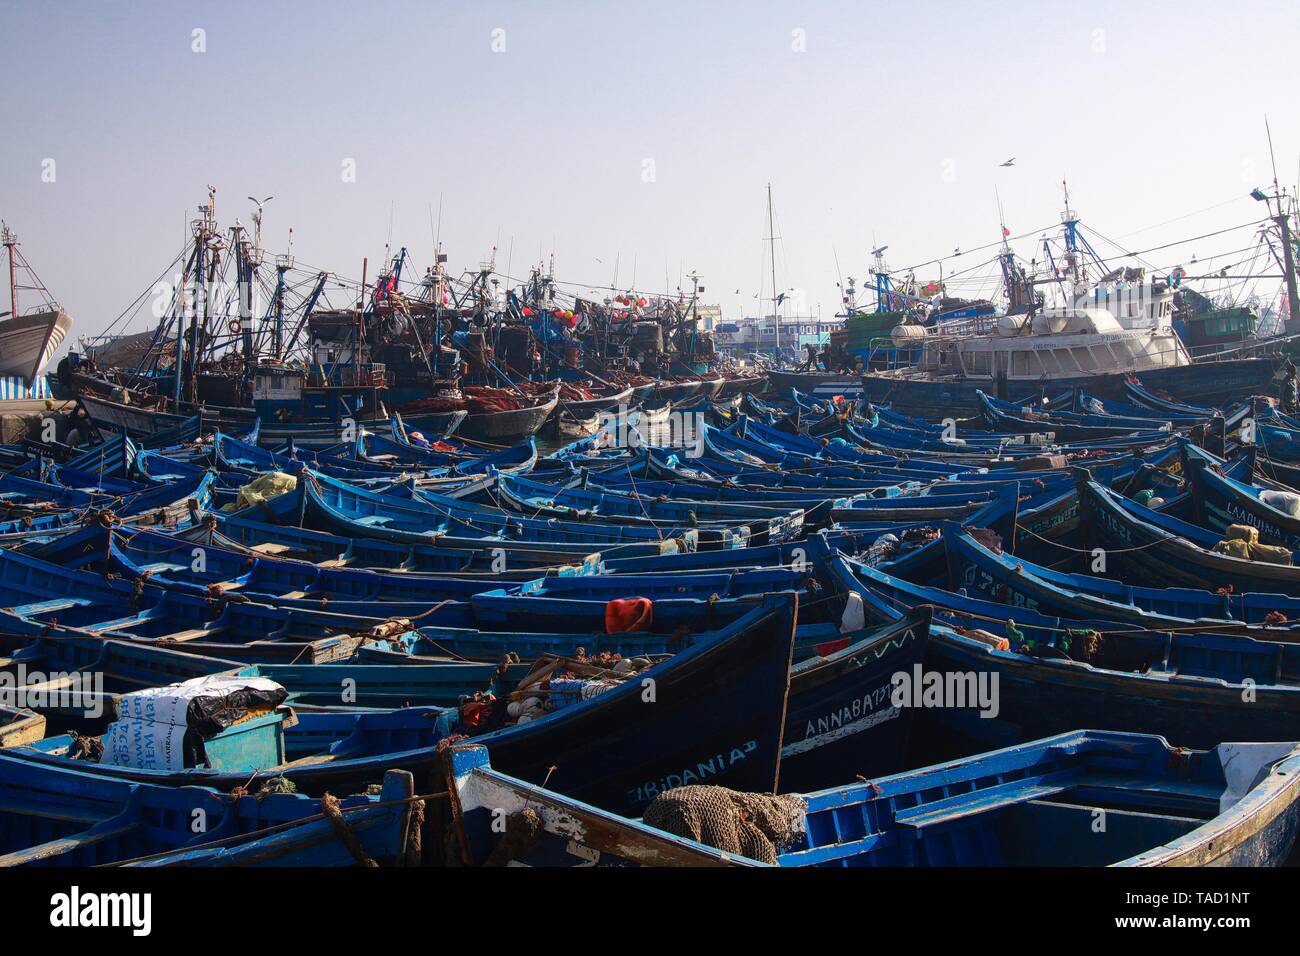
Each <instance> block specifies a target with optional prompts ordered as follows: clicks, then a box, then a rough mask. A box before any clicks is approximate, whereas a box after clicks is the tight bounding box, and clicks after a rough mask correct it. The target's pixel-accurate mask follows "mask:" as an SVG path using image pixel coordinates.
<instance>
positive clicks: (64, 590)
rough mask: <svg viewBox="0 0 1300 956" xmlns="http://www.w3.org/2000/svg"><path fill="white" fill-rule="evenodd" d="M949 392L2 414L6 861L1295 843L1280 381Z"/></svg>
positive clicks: (1297, 447)
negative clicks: (441, 423) (408, 420)
mask: <svg viewBox="0 0 1300 956" xmlns="http://www.w3.org/2000/svg"><path fill="white" fill-rule="evenodd" d="M628 387H631V385H629V386H628ZM980 401H981V416H980V418H978V419H973V420H968V421H962V422H957V423H953V422H951V421H949V422H931V421H926V420H922V419H918V418H915V417H911V416H909V415H907V414H906V413H905V410H902V409H894V408H890V407H886V406H873V405H869V404H866V403H865V402H854V401H845V400H843V399H835V400H815V399H810V398H808V397H806V396H803V395H800V394H799V393H797V392H794V393H790V394H787V395H782V396H775V397H768V398H764V397H762V396H761V395H760V394H755V393H754V392H753V391H752V390H750V391H738V392H737V393H736V394H734V395H732V396H731V397H727V393H726V392H725V391H723V390H721V389H719V390H716V391H715V392H714V393H713V395H712V396H711V397H707V398H705V397H699V396H696V397H689V396H688V397H686V398H683V399H682V400H681V401H679V402H678V403H677V404H676V405H664V406H663V407H662V408H661V409H658V410H655V411H652V412H642V413H637V414H636V415H634V416H633V417H631V418H630V419H628V420H617V421H614V420H612V419H611V420H610V421H609V422H607V423H606V424H605V426H604V427H602V428H600V429H599V430H598V431H596V432H595V433H594V434H591V435H587V436H584V437H582V438H580V439H578V440H577V441H574V442H573V443H571V444H568V445H565V446H563V447H559V448H555V449H553V450H550V451H549V452H546V451H542V450H539V448H538V446H537V444H536V441H535V440H534V439H531V438H530V439H528V440H525V441H523V442H520V443H518V444H514V445H508V446H504V447H500V446H491V445H485V444H482V443H477V442H474V441H470V440H468V439H464V438H458V437H453V436H452V435H450V434H447V433H444V434H442V435H441V436H439V435H436V434H428V433H426V434H425V435H420V436H416V435H413V434H412V433H411V430H410V429H408V428H406V427H404V424H403V422H402V421H401V420H400V419H399V418H397V417H394V418H393V419H392V420H389V421H384V422H374V423H371V427H370V428H365V427H363V428H361V429H359V430H358V432H357V434H356V435H354V436H352V437H351V438H350V440H349V441H347V442H344V443H338V444H333V445H330V444H328V443H326V442H323V441H320V440H316V441H312V442H307V443H303V442H299V441H298V440H296V439H295V437H294V436H293V435H292V434H283V433H282V430H277V431H276V432H275V433H274V434H273V435H268V433H266V432H264V431H263V429H262V428H261V426H260V425H259V423H257V422H256V421H254V422H252V423H245V424H246V427H240V428H238V429H234V428H231V429H230V430H222V429H218V430H216V431H215V432H211V433H208V434H204V432H205V431H206V429H203V428H201V427H197V424H196V423H193V422H186V421H178V422H177V423H176V428H175V429H174V430H172V431H168V432H160V433H156V434H154V435H152V436H151V437H150V438H149V439H147V440H144V439H142V438H141V436H139V435H136V436H135V437H134V438H133V437H132V436H130V435H128V434H126V433H124V432H123V433H111V432H110V433H109V434H108V435H107V437H105V439H104V440H103V442H102V443H101V444H99V445H96V446H93V447H91V448H89V449H81V450H79V451H73V450H71V449H68V448H65V447H62V446H57V445H40V444H38V443H28V444H25V445H15V446H3V447H0V461H3V462H4V465H5V469H6V470H5V473H4V475H3V477H0V506H3V509H4V511H3V514H0V521H2V522H3V526H2V527H0V535H2V536H3V541H0V693H2V694H3V697H0V864H2V865H38V864H39V865H52V864H63V865H102V864H107V865H142V866H143V865H147V866H160V865H192V866H193V865H313V866H314V865H319V866H326V865H371V864H380V865H416V864H438V863H456V864H488V865H498V864H506V863H525V864H533V865H589V864H600V865H605V864H609V865H667V864H680V865H717V864H724V865H751V864H762V863H768V864H777V865H782V866H787V865H790V866H858V865H915V866H927V865H963V864H971V865H1021V864H1051V863H1081V864H1098V865H1103V864H1133V865H1208V864H1251V865H1262V864H1280V863H1282V862H1284V861H1285V860H1286V858H1287V857H1288V855H1289V854H1290V852H1291V849H1292V846H1293V844H1294V842H1295V837H1296V826H1297V819H1298V817H1300V803H1297V799H1298V798H1300V790H1298V789H1297V788H1300V782H1297V774H1296V770H1297V769H1300V656H1298V655H1297V648H1300V642H1298V638H1297V635H1300V570H1297V566H1296V554H1295V552H1296V551H1297V550H1298V549H1300V485H1298V484H1297V481H1296V476H1297V475H1300V421H1296V420H1294V419H1292V418H1290V417H1288V416H1286V415H1284V414H1282V413H1281V412H1279V411H1278V410H1277V409H1276V408H1275V407H1274V406H1273V403H1272V402H1271V401H1269V400H1267V399H1258V398H1257V399H1252V400H1250V401H1247V402H1245V403H1241V404H1238V405H1234V406H1230V407H1226V408H1222V409H1212V408H1202V407H1197V406H1191V405H1185V404H1177V403H1170V402H1169V400H1167V399H1165V398H1162V397H1161V396H1159V395H1156V394H1154V393H1151V392H1148V391H1146V390H1145V389H1143V388H1142V387H1141V386H1140V384H1136V383H1135V384H1134V385H1133V387H1132V391H1131V393H1130V395H1129V400H1128V401H1126V402H1122V403H1121V402H1116V401H1112V400H1101V399H1097V398H1095V397H1093V396H1090V395H1088V394H1086V392H1084V391H1083V390H1081V389H1075V390H1073V391H1072V392H1070V393H1068V394H1062V395H1045V396H1040V397H1039V398H1038V399H1037V400H1035V401H1033V402H1027V403H1023V404H1019V405H1016V404H1008V403H1005V402H999V401H997V400H995V399H993V398H991V397H988V396H983V395H981V397H980ZM226 424H230V423H226ZM313 437H315V438H317V439H319V436H313ZM705 809H707V810H709V811H720V812H718V813H712V812H710V813H705V812H703V811H704V810H705ZM1099 811H1100V812H1103V813H1104V814H1105V815H1106V816H1107V819H1108V821H1109V822H1108V825H1107V826H1106V827H1103V828H1101V829H1098V828H1096V827H1093V826H1089V821H1091V820H1093V819H1095V815H1096V813H1097V812H1099ZM706 818H707V819H709V820H711V821H713V822H712V823H711V824H710V825H707V826H706V825H703V824H701V822H700V821H701V820H704V819H706ZM195 820H201V821H202V823H201V825H197V824H195V823H194V821H195ZM718 820H721V821H723V824H722V825H718V824H717V821H718Z"/></svg>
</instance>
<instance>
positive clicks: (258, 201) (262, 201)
mask: <svg viewBox="0 0 1300 956" xmlns="http://www.w3.org/2000/svg"><path fill="white" fill-rule="evenodd" d="M274 198H275V197H274V196H267V197H266V198H265V199H254V198H253V197H252V196H249V197H248V199H249V201H250V202H252V203H256V205H257V211H258V212H261V211H262V207H263V206H264V205H265V204H266V203H269V202H270V201H271V200H272V199H274Z"/></svg>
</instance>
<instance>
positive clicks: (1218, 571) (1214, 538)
mask: <svg viewBox="0 0 1300 956" xmlns="http://www.w3.org/2000/svg"><path fill="white" fill-rule="evenodd" d="M1079 499H1080V502H1081V507H1082V509H1083V511H1084V514H1085V515H1086V527H1087V529H1088V533H1089V542H1090V543H1091V544H1092V545H1093V546H1095V547H1100V548H1104V549H1106V553H1107V555H1108V558H1107V560H1108V562H1109V564H1110V571H1111V573H1112V574H1117V575H1119V576H1120V577H1121V578H1123V579H1127V580H1139V581H1146V582H1148V583H1150V584H1151V585H1153V586H1154V585H1163V586H1166V587H1179V588H1202V589H1205V590H1207V591H1216V590H1218V589H1219V588H1231V589H1232V591H1233V592H1234V593H1236V594H1259V595H1261V596H1262V600H1264V601H1266V602H1268V603H1270V604H1271V600H1270V599H1269V598H1268V597H1266V596H1267V595H1274V594H1286V595H1290V596H1292V597H1300V567H1297V566H1296V564H1297V561H1300V554H1295V555H1293V557H1292V562H1291V563H1290V564H1276V563H1272V562H1267V561H1251V560H1249V559H1247V558H1239V557H1235V556H1233V555H1230V554H1220V553H1219V552H1217V551H1214V550H1213V548H1214V546H1215V545H1216V544H1218V543H1219V540H1220V539H1221V537H1222V534H1221V533H1220V532H1217V531H1210V530H1208V529H1206V528H1203V527H1201V526H1200V525H1196V524H1192V523H1191V522H1188V521H1183V520H1181V519H1179V518H1176V517H1174V516H1172V515H1169V514H1165V513H1163V512H1160V511H1156V510H1154V509H1152V508H1148V507H1146V506H1144V505H1141V504H1138V503H1137V502H1136V501H1134V500H1133V499H1131V498H1128V497H1126V496H1124V495H1120V494H1118V493H1117V492H1114V491H1111V490H1109V489H1107V488H1104V487H1102V486H1100V485H1099V484H1097V483H1096V482H1092V481H1084V482H1082V483H1080V485H1079Z"/></svg>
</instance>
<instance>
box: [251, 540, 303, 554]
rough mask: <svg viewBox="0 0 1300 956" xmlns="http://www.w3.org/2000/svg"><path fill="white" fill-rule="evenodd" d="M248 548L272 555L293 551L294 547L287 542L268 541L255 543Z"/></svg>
mask: <svg viewBox="0 0 1300 956" xmlns="http://www.w3.org/2000/svg"><path fill="white" fill-rule="evenodd" d="M248 550H249V551H256V552H257V553H258V554H265V555H268V556H271V555H280V554H284V553H286V552H288V551H292V550H293V548H292V547H291V546H289V545H287V544H278V543H276V542H274V541H267V542H264V543H262V544H255V545H253V546H252V547H250V548H249V549H248Z"/></svg>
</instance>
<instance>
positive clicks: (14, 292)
mask: <svg viewBox="0 0 1300 956" xmlns="http://www.w3.org/2000/svg"><path fill="white" fill-rule="evenodd" d="M3 235H4V246H5V248H6V249H7V250H9V318H11V319H16V318H18V286H17V284H16V283H15V280H14V246H16V245H18V237H17V236H15V235H14V234H13V231H12V230H11V229H10V228H9V227H8V226H4V227H3Z"/></svg>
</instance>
